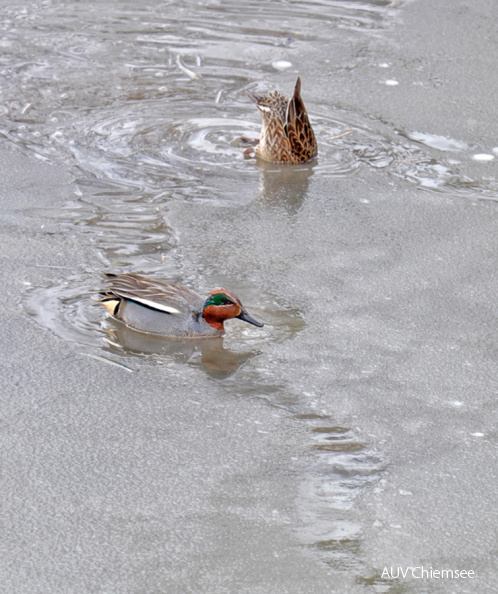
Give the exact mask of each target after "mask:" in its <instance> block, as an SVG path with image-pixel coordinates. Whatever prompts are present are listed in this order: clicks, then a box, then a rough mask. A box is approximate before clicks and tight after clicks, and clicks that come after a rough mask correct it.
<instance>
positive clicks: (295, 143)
mask: <svg viewBox="0 0 498 594" xmlns="http://www.w3.org/2000/svg"><path fill="white" fill-rule="evenodd" d="M247 95H248V97H249V98H250V99H251V101H253V102H254V103H255V104H256V105H257V107H258V109H259V111H260V113H261V117H262V120H263V122H262V128H261V136H260V138H259V141H254V142H253V144H254V145H255V149H254V151H255V152H256V154H257V155H258V156H259V157H261V158H262V159H264V160H265V161H269V162H271V163H289V164H293V165H295V164H298V163H305V162H306V161H310V160H311V159H313V158H314V157H316V155H317V153H318V147H317V144H316V138H315V134H314V133H313V129H312V128H311V124H310V121H309V118H308V114H307V112H306V108H305V107H304V103H303V100H302V99H301V78H299V77H298V79H297V82H296V86H295V87H294V93H293V95H292V97H291V98H290V100H289V101H287V99H286V98H285V97H284V96H283V95H281V94H280V93H279V92H278V91H272V92H271V93H270V94H269V95H267V96H265V97H260V96H258V95H254V94H253V93H250V92H249V91H248V92H247Z"/></svg>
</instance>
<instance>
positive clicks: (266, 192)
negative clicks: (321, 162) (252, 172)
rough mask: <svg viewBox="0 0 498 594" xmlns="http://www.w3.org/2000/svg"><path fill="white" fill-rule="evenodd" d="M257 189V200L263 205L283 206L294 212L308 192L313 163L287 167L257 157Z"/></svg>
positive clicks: (291, 212)
mask: <svg viewBox="0 0 498 594" xmlns="http://www.w3.org/2000/svg"><path fill="white" fill-rule="evenodd" d="M258 167H259V189H258V197H257V199H256V200H257V202H258V203H259V204H261V205H262V206H265V207H267V208H268V207H270V208H271V207H275V206H276V207H279V208H285V209H286V210H287V211H288V212H289V213H290V214H295V213H296V212H297V211H298V210H299V209H300V208H301V205H302V204H303V201H304V199H305V198H306V196H307V194H308V186H309V180H310V177H311V176H312V175H313V163H310V164H306V165H302V166H297V167H289V166H285V165H276V164H275V163H267V162H265V161H263V160H261V159H258Z"/></svg>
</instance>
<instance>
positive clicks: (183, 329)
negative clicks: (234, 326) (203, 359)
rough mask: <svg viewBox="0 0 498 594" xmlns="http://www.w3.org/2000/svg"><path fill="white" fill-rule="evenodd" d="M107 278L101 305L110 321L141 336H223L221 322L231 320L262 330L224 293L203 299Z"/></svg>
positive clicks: (145, 282)
mask: <svg viewBox="0 0 498 594" xmlns="http://www.w3.org/2000/svg"><path fill="white" fill-rule="evenodd" d="M106 277H107V281H106V282H107V288H106V290H105V291H103V292H101V293H100V303H102V305H103V306H104V307H105V308H107V310H108V311H109V313H110V314H111V316H112V317H113V318H115V319H116V320H119V321H121V322H123V323H124V324H126V325H127V326H128V327H130V328H133V329H135V330H138V331H140V332H146V333H149V334H159V335H163V336H169V337H172V338H203V337H215V336H222V335H223V334H224V327H223V322H224V321H225V320H230V319H231V318H238V319H239V320H244V322H248V323H249V324H253V325H254V326H258V327H259V328H261V327H262V326H263V324H262V323H261V322H258V321H257V320H255V319H254V318H252V317H251V316H250V315H249V314H248V313H247V311H246V310H245V309H244V306H243V305H242V303H241V302H240V299H239V298H238V297H236V296H235V295H234V294H233V293H231V292H230V291H227V290H226V289H215V290H214V291H211V292H210V293H209V294H208V296H207V298H204V297H201V296H200V295H198V294H197V293H195V292H194V291H192V290H191V289H188V288H187V287H183V286H182V285H174V284H172V283H168V282H161V281H156V280H153V279H150V278H146V277H145V276H141V275H139V274H133V273H126V274H111V273H106Z"/></svg>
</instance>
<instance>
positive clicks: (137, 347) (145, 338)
mask: <svg viewBox="0 0 498 594" xmlns="http://www.w3.org/2000/svg"><path fill="white" fill-rule="evenodd" d="M111 324H112V326H111ZM105 341H106V344H107V345H108V347H109V348H110V349H111V350H113V351H116V350H119V351H120V352H122V351H123V350H124V351H127V352H129V353H132V354H135V355H151V354H157V355H161V356H164V357H167V358H170V359H173V360H174V361H177V362H179V363H186V364H189V365H195V366H199V367H200V368H201V369H203V371H205V372H206V373H207V374H208V375H209V376H211V377H213V378H216V379H223V378H225V377H228V376H230V375H232V374H233V373H235V372H236V371H237V369H238V368H239V367H240V366H241V365H242V364H243V363H244V362H245V361H247V360H249V359H250V358H252V357H254V356H255V355H256V354H257V353H256V352H243V353H238V352H237V353H235V352H233V351H230V350H228V349H226V348H225V347H224V345H223V338H222V337H220V338H201V339H198V340H174V339H170V338H166V337H164V336H157V335H154V334H145V333H143V332H137V331H136V330H133V329H132V328H128V327H127V326H125V325H124V324H121V323H119V322H117V321H114V320H110V321H109V326H107V327H106V328H105Z"/></svg>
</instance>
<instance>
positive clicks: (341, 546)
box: [298, 413, 386, 575]
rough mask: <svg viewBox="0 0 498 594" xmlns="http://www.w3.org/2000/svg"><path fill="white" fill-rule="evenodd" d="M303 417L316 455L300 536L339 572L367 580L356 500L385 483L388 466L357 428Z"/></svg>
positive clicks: (304, 489) (304, 492)
mask: <svg viewBox="0 0 498 594" xmlns="http://www.w3.org/2000/svg"><path fill="white" fill-rule="evenodd" d="M298 418H300V419H302V420H303V422H305V423H306V424H307V425H308V426H309V427H310V430H311V432H312V435H313V445H312V449H313V451H314V452H316V456H315V457H314V458H313V462H312V464H311V465H310V466H309V467H308V469H307V472H306V477H305V480H303V483H302V485H301V489H300V494H299V502H298V509H299V510H300V512H301V521H302V528H301V530H300V532H299V534H300V537H301V538H302V539H303V541H304V543H305V544H306V546H308V547H309V548H310V549H311V550H313V551H315V552H316V553H317V554H318V555H319V557H320V558H321V559H322V560H323V561H324V562H325V563H327V564H328V565H330V566H331V567H333V568H334V569H336V570H339V571H351V570H353V571H354V572H355V574H356V575H366V574H368V572H369V568H368V567H367V566H366V564H365V561H364V556H365V555H364V552H363V550H362V547H363V544H362V542H363V527H362V525H361V523H360V522H359V521H358V519H357V516H356V512H355V500H356V498H357V497H359V496H360V495H361V493H362V492H363V491H364V490H365V488H367V487H368V486H369V485H372V484H375V483H377V482H378V481H379V478H380V477H381V475H382V472H383V470H384V468H385V465H386V462H385V460H384V459H383V457H382V455H381V454H380V453H379V452H376V451H372V450H371V449H370V448H369V447H368V444H366V443H365V442H364V440H362V439H361V438H360V437H359V436H358V435H357V434H356V432H355V431H354V430H353V429H351V428H348V427H341V426H337V425H334V424H329V423H333V419H331V418H330V417H328V416H323V415H318V414H312V413H311V414H310V413H304V414H303V413H301V414H299V415H298Z"/></svg>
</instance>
